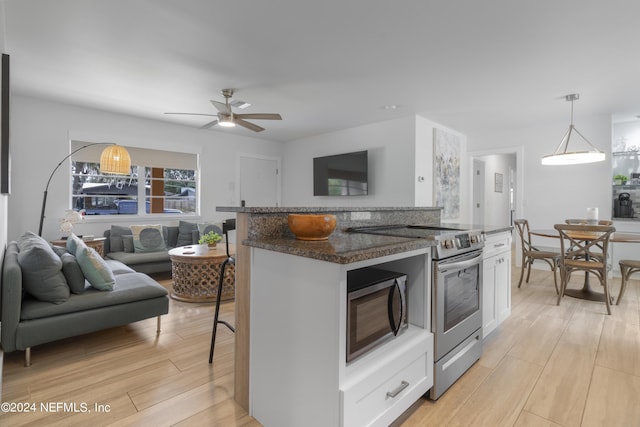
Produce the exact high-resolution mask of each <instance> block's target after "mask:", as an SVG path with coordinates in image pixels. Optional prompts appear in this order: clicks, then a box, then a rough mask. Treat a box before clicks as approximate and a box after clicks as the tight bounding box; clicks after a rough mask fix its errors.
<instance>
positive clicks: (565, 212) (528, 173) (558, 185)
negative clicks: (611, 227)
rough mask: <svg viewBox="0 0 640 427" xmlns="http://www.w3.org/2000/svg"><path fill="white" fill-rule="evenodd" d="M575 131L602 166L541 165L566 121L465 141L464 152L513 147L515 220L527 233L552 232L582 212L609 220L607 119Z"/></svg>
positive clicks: (580, 124)
mask: <svg viewBox="0 0 640 427" xmlns="http://www.w3.org/2000/svg"><path fill="white" fill-rule="evenodd" d="M575 125H576V127H577V128H578V130H579V131H580V132H582V134H583V135H585V136H586V137H587V138H588V139H589V140H590V141H591V143H593V144H594V145H596V146H597V147H598V148H599V149H600V150H602V151H604V152H605V153H606V156H607V159H606V160H605V161H604V162H601V163H593V164H587V165H573V166H542V165H541V163H540V158H541V157H542V156H543V155H546V154H550V153H551V152H553V151H554V150H555V149H556V147H557V145H558V144H559V143H560V140H561V139H562V136H563V135H564V133H565V132H566V131H567V128H568V126H569V124H568V123H567V122H566V121H560V120H559V121H558V122H554V123H543V124H540V125H539V126H535V127H529V128H519V129H513V128H512V129H505V130H503V131H501V132H497V133H491V134H485V135H479V134H476V135H473V136H469V139H468V146H469V151H491V150H496V151H498V152H499V151H500V150H503V149H505V148H510V147H514V145H517V147H516V148H518V149H521V150H522V153H523V154H522V157H523V159H522V162H521V164H522V168H523V171H522V176H523V177H524V182H523V183H522V190H523V194H521V195H520V196H521V199H522V209H521V210H519V216H521V217H523V218H527V219H528V220H529V222H530V224H531V227H532V228H553V225H554V224H556V223H559V222H563V221H564V220H565V219H566V218H582V217H585V216H586V209H587V207H598V208H599V212H600V218H602V219H606V218H611V135H612V131H611V127H612V125H611V117H610V116H605V115H602V116H594V117H578V118H577V119H576V120H575ZM574 142H576V141H574ZM505 178H506V177H505Z"/></svg>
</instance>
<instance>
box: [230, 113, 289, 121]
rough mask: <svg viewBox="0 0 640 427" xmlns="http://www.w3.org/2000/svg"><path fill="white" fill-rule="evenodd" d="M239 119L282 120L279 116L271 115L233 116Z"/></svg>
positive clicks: (250, 114) (249, 114)
mask: <svg viewBox="0 0 640 427" xmlns="http://www.w3.org/2000/svg"><path fill="white" fill-rule="evenodd" d="M233 116H234V117H236V118H239V119H256V120H282V116H281V115H280V114H275V113H274V114H272V113H248V114H234V115H233Z"/></svg>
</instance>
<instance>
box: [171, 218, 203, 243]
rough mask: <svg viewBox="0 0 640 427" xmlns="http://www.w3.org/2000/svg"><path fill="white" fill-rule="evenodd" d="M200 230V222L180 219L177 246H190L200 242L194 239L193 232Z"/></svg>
mask: <svg viewBox="0 0 640 427" xmlns="http://www.w3.org/2000/svg"><path fill="white" fill-rule="evenodd" d="M194 231H198V224H196V223H195V222H188V221H180V222H179V223H178V240H177V241H176V246H189V245H193V244H195V243H198V241H197V240H196V241H195V242H194V241H193V232H194Z"/></svg>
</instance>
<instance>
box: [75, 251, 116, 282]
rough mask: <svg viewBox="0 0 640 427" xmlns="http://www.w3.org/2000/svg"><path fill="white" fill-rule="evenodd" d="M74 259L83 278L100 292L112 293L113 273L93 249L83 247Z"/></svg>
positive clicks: (114, 279)
mask: <svg viewBox="0 0 640 427" xmlns="http://www.w3.org/2000/svg"><path fill="white" fill-rule="evenodd" d="M76 259H77V260H78V264H80V268H81V269H82V273H83V274H84V277H86V278H87V280H88V281H89V283H90V284H91V286H93V287H94V288H96V289H98V290H100V291H112V290H113V287H114V285H115V284H116V278H115V276H114V275H113V272H112V271H111V269H110V268H109V266H108V265H107V263H106V262H105V261H104V259H103V258H102V257H101V256H100V254H99V253H98V252H96V250H95V249H93V248H90V247H87V246H85V247H84V248H79V249H78V252H76Z"/></svg>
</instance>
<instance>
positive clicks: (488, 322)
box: [482, 232, 511, 338]
mask: <svg viewBox="0 0 640 427" xmlns="http://www.w3.org/2000/svg"><path fill="white" fill-rule="evenodd" d="M482 270H483V272H482V287H483V290H482V336H483V338H484V337H486V336H487V335H489V334H490V333H491V332H492V331H493V330H494V329H495V328H496V327H497V326H498V325H499V324H500V323H502V322H503V321H504V320H505V319H506V318H507V317H509V315H510V314H511V233H510V232H503V233H496V234H490V235H488V236H487V240H486V242H485V246H484V259H483V264H482Z"/></svg>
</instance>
